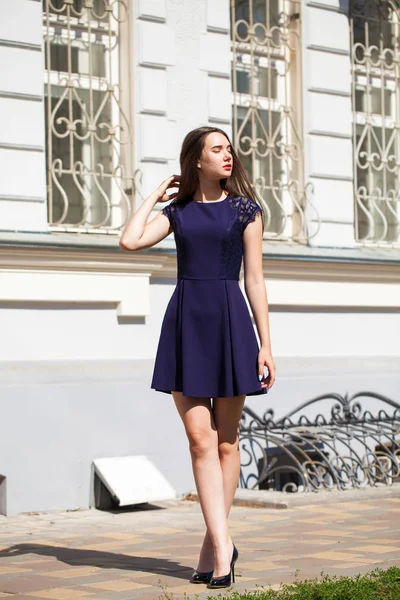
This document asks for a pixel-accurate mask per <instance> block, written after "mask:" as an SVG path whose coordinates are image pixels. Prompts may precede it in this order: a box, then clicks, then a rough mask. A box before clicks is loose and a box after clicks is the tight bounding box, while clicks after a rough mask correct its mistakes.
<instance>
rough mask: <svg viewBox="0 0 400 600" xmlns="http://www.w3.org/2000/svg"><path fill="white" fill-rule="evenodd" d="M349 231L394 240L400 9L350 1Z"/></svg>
mask: <svg viewBox="0 0 400 600" xmlns="http://www.w3.org/2000/svg"><path fill="white" fill-rule="evenodd" d="M350 43H351V68H352V81H353V86H352V102H353V147H354V192H355V194H354V195H355V235H356V240H357V241H358V242H360V243H362V244H367V245H368V244H370V245H384V246H387V245H390V246H398V245H399V244H400V181H399V173H400V170H399V167H400V8H399V4H398V2H392V1H390V0H368V1H366V2H365V1H364V0H352V1H351V2H350Z"/></svg>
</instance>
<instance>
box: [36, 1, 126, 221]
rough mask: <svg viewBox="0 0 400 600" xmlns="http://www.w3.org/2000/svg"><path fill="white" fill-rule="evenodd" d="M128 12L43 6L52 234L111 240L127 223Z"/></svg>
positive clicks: (112, 7) (89, 4)
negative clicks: (105, 235) (101, 235)
mask: <svg viewBox="0 0 400 600" xmlns="http://www.w3.org/2000/svg"><path fill="white" fill-rule="evenodd" d="M128 11H129V6H128V0H112V1H111V0H43V18H44V49H45V114H46V145H47V148H46V150H47V152H46V163H47V190H48V222H49V226H50V228H51V229H55V230H63V231H79V232H82V231H83V232H87V233H93V232H94V233H111V232H116V231H118V230H119V229H120V228H121V227H122V226H123V225H124V223H125V221H126V219H127V218H128V216H129V213H130V210H131V203H132V199H133V190H134V182H133V172H132V132H131V109H130V98H129V88H130V85H129V73H130V68H129V64H130V35H129V18H128ZM121 56H123V60H121Z"/></svg>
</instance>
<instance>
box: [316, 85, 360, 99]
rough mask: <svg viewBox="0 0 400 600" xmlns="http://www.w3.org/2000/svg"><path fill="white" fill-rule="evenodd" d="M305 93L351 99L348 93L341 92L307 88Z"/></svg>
mask: <svg viewBox="0 0 400 600" xmlns="http://www.w3.org/2000/svg"><path fill="white" fill-rule="evenodd" d="M307 91H308V92H314V94H327V95H328V96H342V97H343V98H351V94H350V92H343V91H341V90H332V89H328V88H316V87H309V88H308V90H307Z"/></svg>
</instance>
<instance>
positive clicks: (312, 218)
mask: <svg viewBox="0 0 400 600" xmlns="http://www.w3.org/2000/svg"><path fill="white" fill-rule="evenodd" d="M300 17H301V3H300V2H299V1H298V0H260V1H257V2H253V1H252V0H231V36H232V91H233V137H234V143H235V148H236V150H237V152H238V154H239V156H240V158H241V161H242V162H243V164H244V166H245V168H246V170H247V172H248V174H249V176H250V178H251V180H252V183H253V186H254V188H255V189H256V191H257V193H258V195H259V197H260V199H261V201H262V204H263V208H264V214H265V236H266V237H267V238H271V239H291V240H294V241H298V242H303V243H304V242H306V241H307V240H309V239H310V238H312V237H314V236H315V235H316V234H317V232H318V230H319V227H320V219H319V216H318V213H317V210H316V208H315V206H314V204H313V192H314V190H313V186H312V184H311V183H310V182H307V181H305V180H304V160H303V159H304V156H303V154H304V142H303V132H302V118H301V106H302V101H301V84H300V82H301V76H302V75H301V63H302V60H301V39H300V31H301V27H300Z"/></svg>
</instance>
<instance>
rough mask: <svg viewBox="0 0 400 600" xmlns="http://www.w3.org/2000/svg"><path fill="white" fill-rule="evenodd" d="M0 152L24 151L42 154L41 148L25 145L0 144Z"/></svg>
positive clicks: (42, 149)
mask: <svg viewBox="0 0 400 600" xmlns="http://www.w3.org/2000/svg"><path fill="white" fill-rule="evenodd" d="M0 150H24V151H26V152H40V153H43V152H44V148H43V146H31V145H27V144H6V143H4V142H0Z"/></svg>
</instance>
